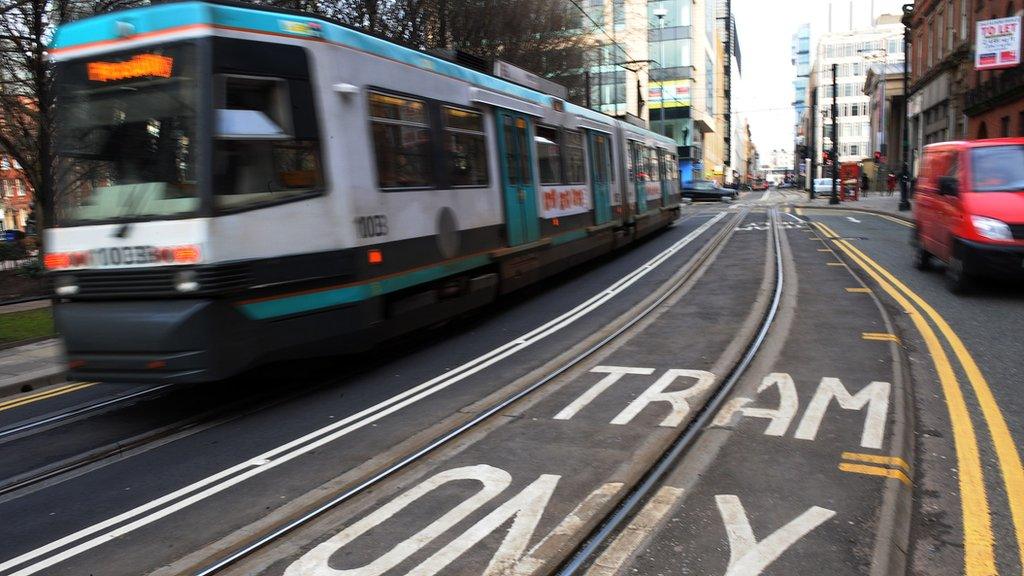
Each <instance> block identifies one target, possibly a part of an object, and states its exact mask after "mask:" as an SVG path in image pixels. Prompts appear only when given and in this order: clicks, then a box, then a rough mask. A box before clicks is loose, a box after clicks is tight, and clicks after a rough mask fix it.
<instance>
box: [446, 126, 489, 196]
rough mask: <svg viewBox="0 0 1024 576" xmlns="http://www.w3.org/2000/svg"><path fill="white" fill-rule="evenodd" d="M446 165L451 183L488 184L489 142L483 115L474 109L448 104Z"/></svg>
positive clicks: (465, 184)
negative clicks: (485, 132) (454, 106)
mask: <svg viewBox="0 0 1024 576" xmlns="http://www.w3.org/2000/svg"><path fill="white" fill-rule="evenodd" d="M443 111H444V145H445V153H446V158H445V164H446V165H447V167H448V178H449V179H450V181H451V185H452V186H486V185H487V142H486V138H485V137H484V116H483V114H481V113H479V112H474V111H472V110H463V109H461V108H452V107H450V106H445V107H444V108H443Z"/></svg>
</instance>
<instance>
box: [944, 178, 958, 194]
mask: <svg viewBox="0 0 1024 576" xmlns="http://www.w3.org/2000/svg"><path fill="white" fill-rule="evenodd" d="M939 194H942V195H943V196H959V195H960V183H959V182H958V181H957V178H956V177H955V176H943V177H941V178H939Z"/></svg>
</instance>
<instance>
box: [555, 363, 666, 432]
mask: <svg viewBox="0 0 1024 576" xmlns="http://www.w3.org/2000/svg"><path fill="white" fill-rule="evenodd" d="M590 371H591V372H597V373H599V374H608V375H607V376H605V377H604V378H602V379H601V381H600V382H598V383H597V384H594V385H593V386H591V387H590V390H587V391H586V392H584V393H583V395H582V396H580V397H579V398H577V399H575V400H573V401H572V404H569V405H568V406H566V407H565V408H562V411H561V412H559V413H558V414H555V420H568V419H570V418H572V417H573V416H575V415H576V413H577V412H579V411H580V410H582V409H583V408H585V407H586V406H587V404H590V403H591V402H593V401H594V398H597V397H598V395H600V394H601V393H602V392H604V391H605V390H607V389H608V387H609V386H611V385H612V384H615V383H616V382H618V381H619V379H620V378H622V377H623V376H625V375H626V374H637V375H640V376H646V375H648V374H654V368H629V367H624V366H594V367H593V368H591V369H590Z"/></svg>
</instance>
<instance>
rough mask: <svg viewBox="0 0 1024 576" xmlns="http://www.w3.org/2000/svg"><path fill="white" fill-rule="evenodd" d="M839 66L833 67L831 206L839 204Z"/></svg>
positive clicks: (834, 65)
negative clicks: (837, 79)
mask: <svg viewBox="0 0 1024 576" xmlns="http://www.w3.org/2000/svg"><path fill="white" fill-rule="evenodd" d="M838 75H839V64H833V65H832V196H831V197H830V198H829V199H828V203H829V204H839V190H838V189H837V186H836V185H837V184H838V183H839V84H838V83H837V82H836V78H837V76H838Z"/></svg>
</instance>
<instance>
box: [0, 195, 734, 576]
mask: <svg viewBox="0 0 1024 576" xmlns="http://www.w3.org/2000/svg"><path fill="white" fill-rule="evenodd" d="M725 216H726V213H725V212H720V213H718V214H716V215H715V216H714V217H713V218H711V219H709V220H708V221H707V222H705V223H704V224H701V225H700V227H698V228H696V229H695V230H693V231H692V232H690V233H689V234H687V235H686V236H685V237H683V238H681V239H679V240H678V241H676V242H675V243H674V244H672V245H671V246H669V247H668V248H666V249H665V250H664V251H662V252H661V253H659V254H658V255H657V256H655V257H654V258H651V259H650V260H648V261H647V262H646V263H644V264H643V265H642V266H640V267H639V268H636V269H635V270H633V271H632V272H630V273H628V274H626V275H625V276H623V277H622V278H620V279H619V280H617V281H616V282H615V283H613V284H612V285H611V286H609V287H608V288H606V289H604V290H602V291H600V292H598V293H597V294H595V295H594V296H592V297H591V298H589V299H588V300H586V301H585V302H583V303H581V304H579V305H578V306H576V307H575V308H573V309H572V310H569V311H567V312H565V313H563V314H562V315H560V316H558V317H557V318H555V319H553V320H550V321H548V322H546V323H545V324H543V325H541V326H539V327H538V328H535V329H534V330H531V331H530V332H528V333H526V334H524V335H522V336H520V337H519V338H516V339H515V340H512V341H510V342H507V343H505V344H502V345H501V346H498V347H497V348H495V349H493V350H491V351H489V352H487V353H485V354H483V355H481V356H478V357H476V358H474V359H472V360H470V361H469V362H466V363H465V364H463V365H461V366H459V367H457V368H454V369H452V370H449V371H448V372H445V373H444V374H441V375H439V376H437V377H435V378H432V379H431V380H428V381H426V382H423V383H421V384H419V385H417V386H415V387H413V388H410V389H409V390H406V391H405V392H402V393H400V394H397V395H395V396H392V397H391V398H388V399H387V400H384V401H383V402H380V403H378V404H376V405H374V406H371V407H369V408H366V409H364V410H362V411H361V412H358V413H356V414H353V415H351V416H349V417H347V418H344V419H342V420H340V421H338V422H335V423H333V424H331V425H329V426H325V427H323V428H320V429H318V430H315V431H313V432H310V433H309V434H306V435H305V436H302V437H300V438H297V439H295V440H292V441H291V442H288V443H286V444H283V445H281V446H278V447H277V448H273V449H271V450H269V451H267V452H264V453H263V454H260V455H258V456H255V457H253V458H251V459H249V460H246V461H244V462H240V463H238V464H236V465H234V466H232V467H230V468H227V469H225V470H222V471H220V472H218V473H216V474H214V475H212V476H208V477H206V478H203V479H202V480H199V481H197V482H194V483H192V484H190V485H188V486H185V487H184V488H181V489H179V490H176V491H174V492H171V493H170V494H167V495H165V496H162V497H160V498H157V499H155V500H152V501H150V502H147V503H145V504H142V505H140V506H137V507H136V508H133V509H131V510H128V511H126V512H123V513H121V514H119V515H117V516H114V517H112V518H109V519H107V520H104V521H103V522H100V523H98V524H94V525H92V526H89V527H87V528H83V529H81V530H79V531H77V532H74V533H72V534H69V535H67V536H65V537H63V538H60V539H58V540H55V541H53V542H51V543H49V544H46V545H44V546H41V547H39V548H36V549H35V550H31V551H29V552H26V553H24V554H22V555H20V556H17V557H16V558H12V559H10V560H7V561H6V562H3V563H2V564H0V571H4V570H8V569H10V568H14V567H17V566H20V565H22V564H25V563H26V562H29V561H32V560H35V559H37V558H40V557H41V556H44V555H46V554H49V553H51V552H55V551H57V550H60V549H61V548H64V547H65V546H68V545H70V544H74V543H75V542H80V541H81V540H82V539H84V538H86V537H88V536H92V535H93V534H97V533H99V532H102V531H104V530H107V529H108V528H114V527H115V526H118V525H120V524H122V523H123V522H127V521H130V520H133V519H134V521H131V522H129V523H128V524H124V525H122V526H120V527H119V528H115V529H113V530H110V531H109V532H105V533H103V534H100V535H99V536H95V537H93V538H92V539H89V540H86V541H84V542H80V543H79V544H78V545H76V546H73V547H71V548H68V549H66V550H63V551H61V552H59V553H57V554H54V555H53V556H49V557H47V558H45V559H43V560H41V561H39V562H36V563H35V564H31V565H29V566H26V567H24V568H22V569H21V570H18V571H17V572H13V573H12V574H11V576H27V575H28V574H35V573H37V572H39V571H40V570H44V569H46V568H49V567H50V566H53V565H54V564H57V563H59V562H63V561H64V560H67V559H69V558H72V557H74V556H77V555H78V554H81V553H82V552H85V551H87V550H91V549H92V548H95V547H97V546H99V545H101V544H104V543H106V542H109V541H111V540H114V539H115V538H118V537H120V536H123V535H125V534H128V533H130V532H132V531H134V530H136V529H138V528H141V527H143V526H146V525H148V524H151V523H153V522H155V521H157V520H159V519H161V518H163V517H165V516H168V515H170V514H173V513H174V512H177V511H179V510H181V509H183V508H186V507H188V506H191V505H192V504H195V503H196V502H199V501H201V500H204V499H206V498H209V497H210V496H213V495H215V494H217V493H219V492H222V491H224V490H226V489H228V488H230V487H232V486H234V485H236V484H239V483H241V482H243V481H245V480H248V479H249V478H252V477H254V476H256V475H258V474H262V473H263V472H266V471H268V470H271V469H273V468H275V467H277V466H278V465H280V464H284V463H285V462H288V461H290V460H292V459H294V458H297V457H299V456H302V455H303V454H307V453H309V452H311V451H313V450H315V449H317V448H319V447H321V446H323V445H325V444H328V443H330V442H333V441H335V440H337V439H339V438H341V437H343V436H346V435H348V434H350V433H352V432H354V431H356V430H359V429H360V428H363V427H365V426H368V425H370V424H372V423H374V422H376V421H378V420H380V419H382V418H384V417H385V416H388V415H390V414H392V413H394V412H396V411H398V410H401V409H402V408H405V407H406V406H409V405H410V404H414V403H416V402H418V401H419V400H422V399H423V398H426V397H428V396H431V395H433V394H435V393H437V392H440V391H441V390H444V389H445V388H448V387H449V386H451V385H453V384H455V383H457V382H460V381H462V380H464V379H465V378H468V377H469V376H472V375H473V374H476V373H477V372H480V371H481V370H483V369H485V368H487V367H489V366H491V365H493V364H495V363H497V362H500V361H501V360H503V359H505V358H507V357H509V356H511V355H513V354H515V353H517V352H519V351H521V350H523V349H524V348H526V347H528V346H530V345H532V344H535V343H536V342H538V341H540V340H542V339H544V338H546V337H548V336H550V335H551V334H554V333H555V332H558V331H559V330H561V329H562V328H565V327H566V326H568V325H570V324H572V323H573V322H575V321H576V320H578V319H580V318H582V317H583V316H586V315H587V314H589V313H590V312H592V311H594V310H595V309H597V308H598V307H600V306H602V305H603V304H605V303H606V302H607V301H608V300H610V299H611V298H612V297H614V296H616V295H617V294H620V293H621V292H623V291H624V290H626V289H627V288H629V287H630V286H632V285H633V284H635V283H636V282H637V281H639V280H640V279H641V278H643V277H644V276H646V275H647V274H648V273H650V272H651V271H653V270H654V269H655V268H657V267H658V266H660V265H661V264H663V263H664V262H665V261H666V260H668V259H669V258H670V257H672V255H674V254H675V253H677V252H679V251H680V250H682V249H683V248H684V247H686V246H687V245H688V244H690V243H691V242H693V241H694V240H696V239H697V238H698V237H699V236H701V235H702V234H703V233H704V232H706V231H707V230H708V229H709V228H711V227H712V226H714V225H715V224H716V223H718V222H719V221H720V220H722V219H723V218H724V217H725ZM190 494H191V496H189V495H190ZM186 496H187V497H186ZM164 505H167V506H166V507H163V508H161V507H162V506H164ZM147 513H148V514H147ZM143 514H146V515H145V516H143Z"/></svg>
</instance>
